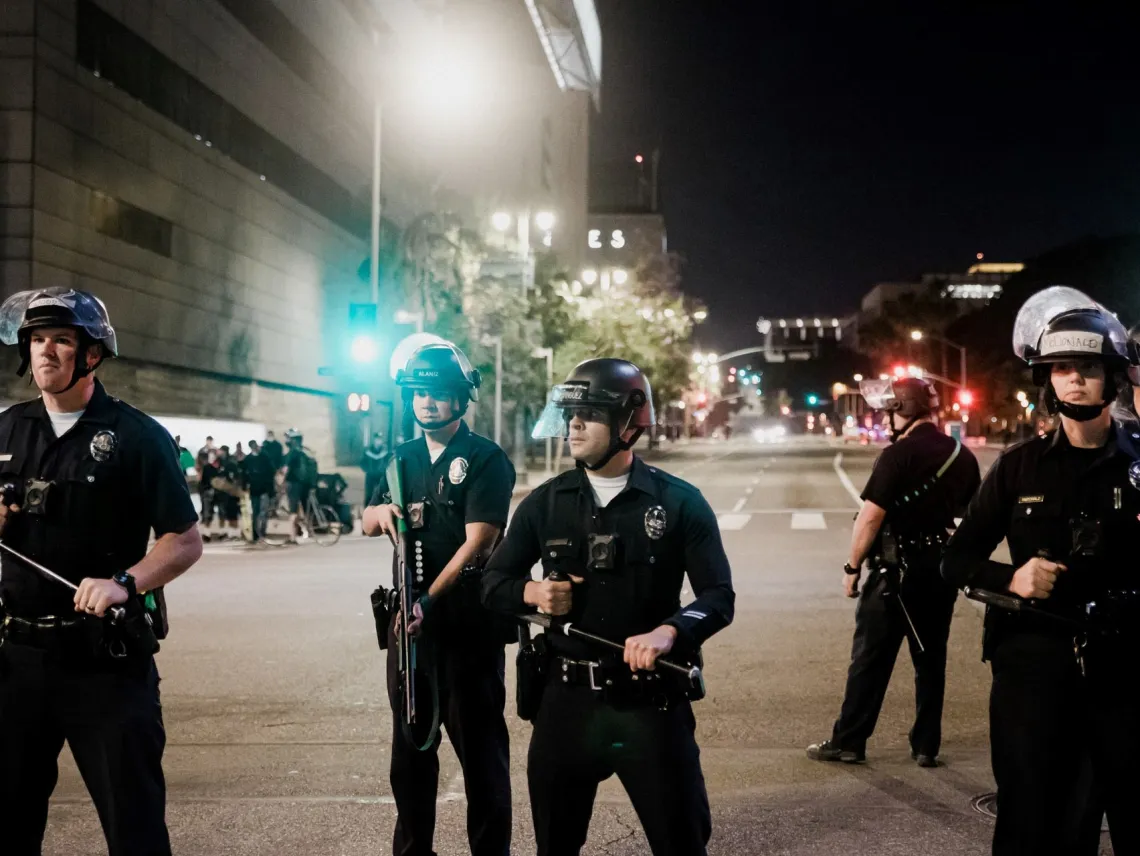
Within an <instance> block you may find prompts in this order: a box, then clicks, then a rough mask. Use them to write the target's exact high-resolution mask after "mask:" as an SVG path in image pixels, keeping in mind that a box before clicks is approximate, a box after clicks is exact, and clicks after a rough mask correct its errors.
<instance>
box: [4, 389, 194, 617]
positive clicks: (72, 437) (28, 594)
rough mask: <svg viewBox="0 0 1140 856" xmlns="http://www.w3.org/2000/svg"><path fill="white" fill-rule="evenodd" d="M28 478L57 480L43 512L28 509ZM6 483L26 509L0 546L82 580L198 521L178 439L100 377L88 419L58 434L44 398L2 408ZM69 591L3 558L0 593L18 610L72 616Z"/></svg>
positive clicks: (122, 564)
mask: <svg viewBox="0 0 1140 856" xmlns="http://www.w3.org/2000/svg"><path fill="white" fill-rule="evenodd" d="M28 479H42V480H46V481H50V482H51V483H52V485H51V487H50V488H48V491H47V494H46V499H45V501H44V503H43V506H42V507H43V511H44V513H43V514H33V513H31V512H30V511H29V510H28V503H27V497H26V496H25V494H26V483H27V480H28ZM9 482H11V483H14V484H16V485H18V486H19V493H20V498H21V501H20V504H21V506H22V507H23V508H24V510H23V511H21V512H20V513H18V514H10V515H9V516H8V522H7V525H6V526H5V529H4V533H3V539H4V542H5V543H6V544H8V545H10V546H11V547H13V548H15V549H16V550H19V551H20V552H22V553H24V554H25V555H26V556H28V557H30V558H32V559H35V560H36V561H38V562H39V563H40V564H42V565H44V566H45V567H47V568H48V569H49V570H52V571H55V572H56V573H57V574H59V575H60V576H63V577H65V578H67V579H69V580H71V581H72V582H74V583H76V584H78V583H79V582H80V581H81V580H82V579H83V578H84V577H110V576H113V575H114V574H115V573H117V572H119V571H125V570H129V569H130V568H131V567H133V566H134V565H135V564H137V563H138V562H139V560H140V559H142V558H143V556H145V555H146V550H147V543H148V541H149V538H150V532H151V530H152V529H153V530H154V534H155V537H159V538H160V537H162V536H163V535H166V534H167V533H170V532H184V531H186V530H187V529H188V528H189V527H191V526H192V525H194V523H196V522H197V520H198V515H197V513H196V512H195V511H194V504H193V503H192V502H191V500H190V492H189V491H188V490H187V487H186V477H185V476H184V475H183V474H182V471H181V470H180V469H179V465H178V448H177V446H175V445H174V440H173V438H172V437H171V436H170V434H169V433H168V432H167V431H166V429H165V428H163V427H162V426H161V425H159V424H158V423H157V422H155V421H154V420H153V419H151V418H150V417H149V416H147V415H146V414H144V413H142V412H140V411H138V410H136V409H134V408H133V407H131V406H130V405H128V404H124V403H123V402H121V401H119V400H118V399H116V398H112V397H111V396H109V395H107V393H106V391H105V390H104V389H103V385H102V384H101V383H99V382H98V381H96V383H95V391H94V394H93V395H92V396H91V400H90V401H89V402H88V404H87V409H86V411H85V412H84V414H83V416H82V417H81V418H80V419H79V421H78V422H77V423H76V424H75V426H74V427H73V428H71V430H70V431H68V432H67V433H65V434H64V435H63V436H62V437H58V438H57V437H56V436H55V430H54V429H53V428H52V424H51V420H50V419H49V417H48V415H47V411H46V410H45V408H44V403H43V399H39V398H37V399H35V400H34V401H29V402H25V403H23V404H17V405H15V406H14V407H12V408H10V409H8V410H6V411H5V412H4V413H2V414H0V484H5V483H9ZM73 596H74V595H73V592H71V591H69V590H68V589H67V588H65V587H63V586H62V585H60V584H59V583H56V582H52V581H49V580H46V579H44V578H43V577H41V576H40V574H39V573H37V572H36V571H34V570H31V569H29V568H27V567H26V566H24V565H23V564H22V563H21V562H20V561H19V560H17V559H14V558H13V557H11V556H9V555H8V554H7V553H5V554H4V555H3V558H2V564H0V597H2V598H3V601H4V605H5V607H6V608H7V609H8V610H9V611H10V612H11V613H12V614H14V615H21V616H28V617H34V616H43V615H67V614H69V613H70V612H72V611H74V606H73V601H72V598H73Z"/></svg>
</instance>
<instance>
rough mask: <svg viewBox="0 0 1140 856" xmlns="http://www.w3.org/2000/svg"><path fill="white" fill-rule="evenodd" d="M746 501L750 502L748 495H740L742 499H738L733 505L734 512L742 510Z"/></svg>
mask: <svg viewBox="0 0 1140 856" xmlns="http://www.w3.org/2000/svg"><path fill="white" fill-rule="evenodd" d="M746 502H748V497H746V496H742V497H740V499H738V500H736V505H734V506H732V510H733V513H735V512H737V511H740V510H741V509H742V508H744V504H745V503H746Z"/></svg>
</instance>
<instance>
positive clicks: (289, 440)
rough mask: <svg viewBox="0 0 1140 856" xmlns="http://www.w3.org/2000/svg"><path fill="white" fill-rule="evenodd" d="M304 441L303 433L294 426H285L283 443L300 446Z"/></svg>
mask: <svg viewBox="0 0 1140 856" xmlns="http://www.w3.org/2000/svg"><path fill="white" fill-rule="evenodd" d="M304 442H305V435H304V434H302V433H301V432H300V431H298V430H297V429H296V428H287V429H286V430H285V444H286V445H287V446H294V447H297V448H300V447H301V446H302V445H303V444H304Z"/></svg>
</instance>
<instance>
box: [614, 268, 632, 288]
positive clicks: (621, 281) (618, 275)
mask: <svg viewBox="0 0 1140 856" xmlns="http://www.w3.org/2000/svg"><path fill="white" fill-rule="evenodd" d="M611 276H612V277H613V280H614V282H615V283H617V284H618V285H625V282H626V280H627V279H629V272H628V271H626V270H625V269H624V268H614V271H613V273H612V274H611Z"/></svg>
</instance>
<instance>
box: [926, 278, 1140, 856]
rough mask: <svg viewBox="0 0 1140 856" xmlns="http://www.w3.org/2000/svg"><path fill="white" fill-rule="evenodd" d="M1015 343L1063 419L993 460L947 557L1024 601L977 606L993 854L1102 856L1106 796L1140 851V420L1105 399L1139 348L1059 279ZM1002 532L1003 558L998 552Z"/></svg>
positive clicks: (1021, 322)
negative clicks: (1138, 765)
mask: <svg viewBox="0 0 1140 856" xmlns="http://www.w3.org/2000/svg"><path fill="white" fill-rule="evenodd" d="M1013 341H1014V351H1015V353H1016V354H1017V355H1018V356H1019V357H1020V358H1021V359H1023V360H1025V361H1026V362H1027V363H1028V364H1029V365H1030V366H1031V367H1032V371H1033V379H1034V382H1035V383H1036V384H1037V385H1039V386H1041V387H1044V393H1045V404H1046V406H1047V408H1048V410H1049V412H1050V413H1051V414H1055V415H1059V416H1060V420H1061V426H1060V428H1058V429H1055V430H1054V431H1051V432H1049V433H1048V434H1046V435H1045V436H1043V437H1035V438H1033V439H1031V440H1027V441H1026V442H1024V443H1021V444H1018V445H1016V446H1013V447H1012V448H1011V449H1008V450H1007V451H1006V452H1005V453H1004V454H1003V455H1002V456H1001V457H1000V458H999V459H998V461H997V463H996V464H995V465H994V466H993V468H992V469H991V470H990V471H989V472H988V473H987V474H986V478H985V481H984V482H983V483H982V487H981V489H980V490H979V491H978V494H977V496H975V497H974V500H973V501H972V502H971V503H970V507H969V510H968V512H967V514H966V517H965V519H964V520H963V521H962V524H961V526H960V527H959V528H958V531H957V532H956V533H955V535H954V537H953V538H952V539H951V541H950V544H949V546H948V548H947V551H946V557H945V559H944V561H943V564H942V572H943V574H944V575H945V577H946V579H947V580H949V581H950V582H952V583H953V584H954V585H956V586H962V587H967V586H968V587H970V588H971V589H980V590H982V591H983V592H995V593H998V594H1000V595H1005V596H1006V597H1007V598H1008V596H1010V595H1013V596H1015V598H1014V600H1013V602H1014V603H1015V604H1017V605H1018V606H1019V609H1018V611H1016V612H1014V611H1005V610H1003V609H999V608H997V607H996V606H992V605H991V606H987V610H986V630H985V637H984V641H983V658H984V659H985V660H988V661H989V663H990V667H991V669H992V672H993V684H992V688H991V690H990V753H991V757H992V759H993V774H994V779H995V780H996V781H997V788H998V790H997V824H996V826H995V827H994V839H993V852H994V854H995V855H996V856H1005V854H1018V856H1038V854H1040V856H1044V854H1057V853H1064V854H1066V856H1069V854H1095V853H1097V852H1098V844H1099V831H1100V811H1099V807H1100V806H1103V808H1104V810H1105V812H1107V814H1108V824H1109V828H1110V831H1111V834H1112V845H1113V850H1114V852H1115V853H1117V854H1125V853H1127V854H1132V853H1140V815H1137V812H1136V806H1137V805H1138V804H1140V778H1138V777H1137V776H1136V772H1135V762H1136V758H1137V757H1140V729H1138V727H1137V726H1138V725H1140V701H1138V699H1140V694H1137V692H1136V687H1135V674H1136V663H1137V661H1138V660H1140V634H1138V632H1137V630H1136V629H1135V628H1136V627H1137V626H1138V625H1140V571H1138V570H1137V565H1136V545H1137V544H1140V519H1138V515H1140V490H1138V488H1140V430H1138V429H1137V428H1136V426H1135V425H1128V424H1125V423H1120V422H1117V421H1115V420H1113V418H1112V416H1111V413H1110V411H1109V404H1110V403H1111V402H1112V400H1113V398H1115V397H1116V394H1117V392H1118V390H1121V389H1123V388H1124V387H1125V386H1126V385H1127V383H1128V373H1129V369H1130V363H1131V364H1132V367H1134V365H1135V360H1134V358H1133V355H1132V352H1131V351H1130V349H1129V345H1128V334H1127V333H1126V332H1125V330H1124V328H1123V326H1122V325H1121V324H1120V323H1119V322H1118V321H1117V320H1116V318H1115V317H1114V316H1113V315H1112V313H1110V312H1109V311H1108V310H1106V309H1105V308H1104V307H1102V306H1099V305H1098V304H1096V303H1095V302H1093V301H1092V300H1091V299H1090V298H1088V297H1087V296H1086V295H1084V294H1082V293H1080V292H1078V291H1075V290H1074V289H1070V288H1066V287H1064V286H1053V287H1052V288H1048V289H1045V290H1044V291H1041V292H1039V293H1037V294H1036V295H1034V296H1033V297H1031V298H1030V299H1029V300H1027V301H1026V303H1025V305H1024V306H1023V307H1022V308H1021V310H1020V311H1019V312H1018V315H1017V320H1016V322H1015V324H1014V338H1013ZM1003 538H1004V539H1006V540H1007V542H1008V544H1009V553H1010V557H1011V558H1012V559H1013V563H1012V564H1006V563H1004V562H998V561H994V560H993V559H992V558H991V555H992V553H993V552H994V550H995V549H996V548H997V546H998V544H999V543H1000V542H1001V541H1002V539H1003ZM975 596H976V595H975ZM1106 610H1107V611H1108V613H1109V614H1108V615H1107V616H1105V617H1103V618H1102V616H1104V615H1105V611H1106ZM1088 758H1091V761H1092V770H1093V777H1094V779H1095V784H1096V787H1095V795H1094V803H1095V804H1096V806H1097V810H1095V811H1092V812H1089V811H1087V805H1088V802H1089V800H1088V798H1087V794H1085V793H1082V792H1081V784H1080V782H1081V776H1080V772H1081V769H1082V766H1083V764H1084V763H1085V761H1086V759H1088Z"/></svg>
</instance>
